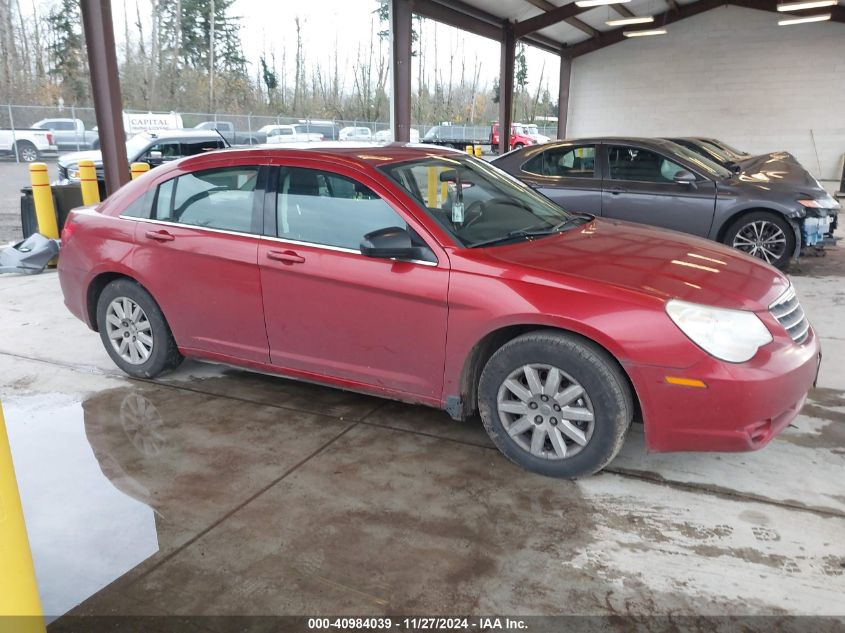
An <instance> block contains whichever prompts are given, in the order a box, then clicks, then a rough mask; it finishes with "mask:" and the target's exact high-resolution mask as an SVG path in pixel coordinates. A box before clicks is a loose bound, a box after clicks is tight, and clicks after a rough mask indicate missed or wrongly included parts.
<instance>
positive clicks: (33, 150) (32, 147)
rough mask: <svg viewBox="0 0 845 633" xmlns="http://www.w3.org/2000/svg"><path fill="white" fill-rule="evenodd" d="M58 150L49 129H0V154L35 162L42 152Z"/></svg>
mask: <svg viewBox="0 0 845 633" xmlns="http://www.w3.org/2000/svg"><path fill="white" fill-rule="evenodd" d="M55 151H56V146H55V144H54V143H53V133H52V132H50V131H49V130H18V129H14V130H0V156H15V155H17V157H18V158H19V159H20V160H21V162H24V163H34V162H35V161H37V160H39V159H40V158H41V155H42V154H45V153H52V152H55Z"/></svg>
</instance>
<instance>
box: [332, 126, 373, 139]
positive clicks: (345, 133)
mask: <svg viewBox="0 0 845 633" xmlns="http://www.w3.org/2000/svg"><path fill="white" fill-rule="evenodd" d="M338 139H339V140H341V141H372V140H373V131H372V130H371V129H370V128H368V127H344V128H341V130H340V133H339V134H338Z"/></svg>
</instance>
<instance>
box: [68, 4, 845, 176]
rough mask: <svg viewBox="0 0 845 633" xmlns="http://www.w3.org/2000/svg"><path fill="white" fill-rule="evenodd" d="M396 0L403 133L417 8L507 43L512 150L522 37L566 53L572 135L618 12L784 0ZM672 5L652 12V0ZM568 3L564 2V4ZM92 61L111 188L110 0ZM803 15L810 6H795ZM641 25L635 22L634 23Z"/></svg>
mask: <svg viewBox="0 0 845 633" xmlns="http://www.w3.org/2000/svg"><path fill="white" fill-rule="evenodd" d="M385 1H387V2H389V3H390V33H391V42H390V56H391V59H390V68H391V73H392V80H391V88H392V89H391V105H390V107H391V113H390V114H391V117H390V118H391V127H392V128H393V135H394V138H395V139H396V140H397V141H400V142H408V141H410V131H411V53H412V50H411V39H412V19H413V14H417V15H421V16H423V17H426V18H429V19H432V20H435V21H437V22H441V23H443V24H448V25H450V26H454V27H456V28H458V29H461V30H463V31H466V32H468V33H474V34H476V35H480V36H482V37H486V38H489V39H493V40H496V41H497V42H499V43H500V45H501V62H500V81H499V90H500V95H499V129H500V130H501V131H502V133H501V134H500V135H499V136H500V143H499V151H500V152H502V153H503V152H506V151H508V150H509V149H510V148H509V145H510V134H508V131H509V130H510V128H511V123H512V120H513V119H512V116H513V114H512V113H513V87H514V62H515V54H516V43H517V41H523V42H525V43H526V44H529V45H531V46H534V47H537V48H539V49H541V50H544V51H547V52H550V53H553V54H555V55H559V56H560V58H561V63H560V93H559V95H558V97H559V99H558V136H559V137H561V138H563V137H565V136H566V117H567V112H568V110H569V91H570V77H571V73H572V60H573V59H574V58H576V57H578V56H580V55H585V54H587V53H590V52H592V51H596V50H599V49H602V48H604V47H606V46H610V45H612V44H616V43H618V42H621V41H622V40H623V39H624V35H623V31H624V30H626V29H628V28H631V27H621V28H612V27H608V26H607V24H606V22H607V21H608V19H609V18H610V17H612V16H618V17H634V16H646V15H654V22H653V23H652V24H649V25H645V26H646V27H652V26H664V25H666V24H671V23H673V22H677V21H679V20H683V19H685V18H688V17H691V16H694V15H698V14H699V13H703V12H704V11H709V10H711V9H715V8H716V7H719V6H725V5H734V6H740V7H746V8H749V9H758V10H762V11H777V2H778V0H631V1H630V2H626V3H624V4H613V5H604V6H598V7H579V6H578V5H577V4H576V3H575V2H574V1H572V2H566V3H565V4H563V3H561V0H385ZM652 1H654V2H657V3H660V2H663V3H665V8H664V9H663V10H662V11H661V12H659V13H657V14H656V15H655V14H651V13H649V9H651V2H652ZM558 3H561V4H558ZM80 4H81V6H82V21H83V25H84V29H85V39H86V42H87V50H88V62H89V68H90V69H91V87H92V93H93V96H94V104H95V109H96V115H97V125H98V126H99V129H100V145H101V147H102V152H103V164H104V167H105V176H106V189H107V191H108V192H109V193H111V192H113V191H114V190H115V189H117V188H118V187H120V186H121V185H122V184H124V183H126V182H127V181H128V179H129V170H128V169H127V166H126V147H125V145H124V141H125V134H124V129H123V114H122V108H121V102H122V98H121V93H120V78H119V76H118V70H117V69H118V66H117V53H116V51H115V42H114V27H113V24H112V17H111V0H80ZM825 10H826V11H828V10H829V11H830V13H831V19H832V20H833V21H836V22H842V23H845V7H843V6H841V5H836V6H833V7H830V8H829V9H825ZM796 13H797V14H798V15H802V14H806V11H803V12H796ZM634 28H636V27H634Z"/></svg>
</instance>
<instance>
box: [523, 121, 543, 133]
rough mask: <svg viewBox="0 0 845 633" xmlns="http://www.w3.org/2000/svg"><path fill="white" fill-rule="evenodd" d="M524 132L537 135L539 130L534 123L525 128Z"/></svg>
mask: <svg viewBox="0 0 845 633" xmlns="http://www.w3.org/2000/svg"><path fill="white" fill-rule="evenodd" d="M525 131H526V132H528V133H529V134H539V133H540V128H538V127H537V126H536V125H535V124H534V123H531V124H529V125H526V126H525Z"/></svg>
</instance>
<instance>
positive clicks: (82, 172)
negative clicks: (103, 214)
mask: <svg viewBox="0 0 845 633" xmlns="http://www.w3.org/2000/svg"><path fill="white" fill-rule="evenodd" d="M79 182H80V184H81V185H82V204H86V205H87V204H97V203H98V202H99V201H100V186H99V185H98V184H97V170H96V169H95V168H94V161H93V160H81V161H79Z"/></svg>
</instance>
